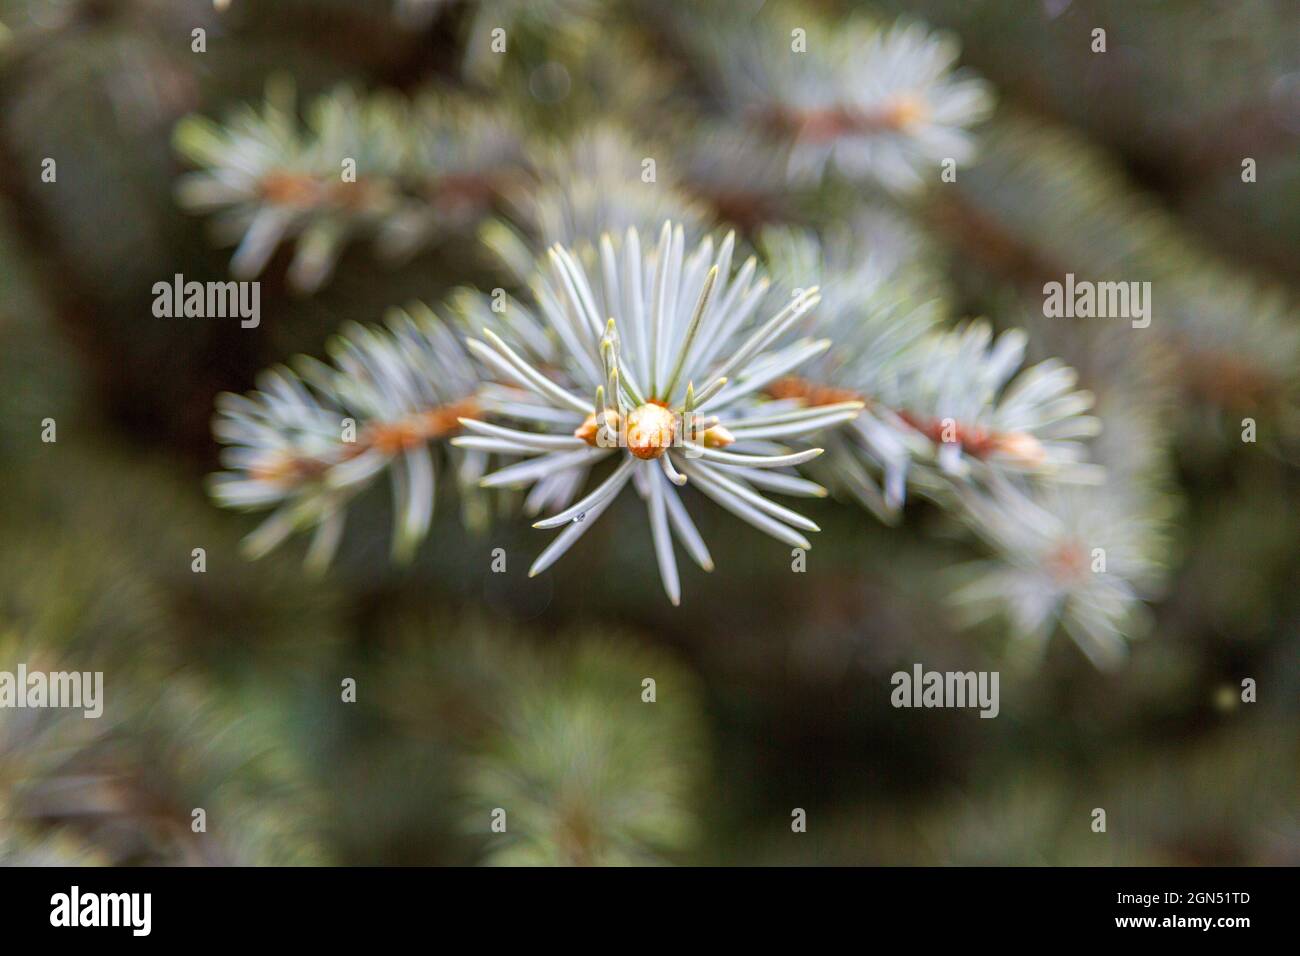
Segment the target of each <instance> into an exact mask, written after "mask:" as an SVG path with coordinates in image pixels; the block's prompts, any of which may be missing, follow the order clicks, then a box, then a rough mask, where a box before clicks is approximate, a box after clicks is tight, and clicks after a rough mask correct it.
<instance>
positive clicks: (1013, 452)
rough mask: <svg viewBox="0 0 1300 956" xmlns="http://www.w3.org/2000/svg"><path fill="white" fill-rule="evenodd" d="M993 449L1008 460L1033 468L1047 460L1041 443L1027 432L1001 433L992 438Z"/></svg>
mask: <svg viewBox="0 0 1300 956" xmlns="http://www.w3.org/2000/svg"><path fill="white" fill-rule="evenodd" d="M993 447H994V448H995V449H996V450H997V451H998V452H1000V453H1001V454H1003V455H1006V456H1007V457H1008V458H1013V459H1015V460H1016V461H1018V462H1020V463H1021V464H1023V465H1027V466H1030V467H1033V468H1037V467H1038V466H1039V465H1041V464H1042V463H1043V462H1044V461H1046V460H1047V450H1046V449H1044V448H1043V444H1042V442H1040V441H1039V440H1038V439H1037V438H1035V437H1034V436H1033V435H1031V434H1029V432H1001V433H1000V434H998V435H996V436H995V437H994V439H993Z"/></svg>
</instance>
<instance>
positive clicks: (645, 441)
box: [627, 403, 677, 461]
mask: <svg viewBox="0 0 1300 956" xmlns="http://www.w3.org/2000/svg"><path fill="white" fill-rule="evenodd" d="M676 437H677V416H676V415H674V414H673V413H672V412H670V411H669V410H668V409H666V408H664V407H663V406H662V405H655V404H653V403H647V404H645V405H640V406H638V407H637V408H635V409H633V410H632V412H631V413H630V414H629V415H628V416H627V448H628V451H630V452H631V453H632V454H633V455H635V456H636V457H637V458H641V459H644V460H646V461H648V460H650V459H652V458H660V457H662V456H663V453H664V452H665V451H667V450H668V449H669V448H671V447H672V444H673V439H674V438H676Z"/></svg>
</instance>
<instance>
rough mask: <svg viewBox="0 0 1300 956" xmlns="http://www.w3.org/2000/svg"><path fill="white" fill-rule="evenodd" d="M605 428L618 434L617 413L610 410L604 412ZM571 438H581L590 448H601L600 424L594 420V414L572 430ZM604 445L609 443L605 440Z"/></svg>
mask: <svg viewBox="0 0 1300 956" xmlns="http://www.w3.org/2000/svg"><path fill="white" fill-rule="evenodd" d="M605 428H606V429H607V430H608V431H609V432H611V433H617V432H618V412H616V411H613V410H612V409H606V410H605ZM573 437H574V438H581V439H582V440H583V441H585V442H586V443H587V444H588V445H590V446H591V447H592V448H597V447H603V446H602V445H601V438H600V423H599V422H598V421H597V420H596V416H595V415H594V414H593V415H588V416H587V418H586V420H585V421H583V423H582V424H581V425H579V426H578V427H577V428H575V429H574V430H573ZM606 444H610V442H609V441H608V440H606Z"/></svg>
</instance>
